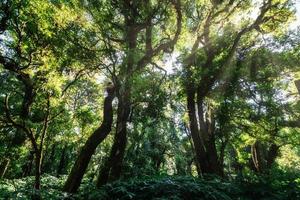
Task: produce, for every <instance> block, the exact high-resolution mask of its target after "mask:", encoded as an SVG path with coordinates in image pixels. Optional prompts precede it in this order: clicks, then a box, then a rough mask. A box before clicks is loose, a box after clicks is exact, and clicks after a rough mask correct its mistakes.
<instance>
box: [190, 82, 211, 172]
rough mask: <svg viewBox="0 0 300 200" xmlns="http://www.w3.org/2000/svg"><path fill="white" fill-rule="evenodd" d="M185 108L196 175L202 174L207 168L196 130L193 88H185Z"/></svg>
mask: <svg viewBox="0 0 300 200" xmlns="http://www.w3.org/2000/svg"><path fill="white" fill-rule="evenodd" d="M187 108H188V115H189V125H190V130H191V136H192V140H193V146H194V149H195V154H196V159H195V161H196V162H197V164H196V165H197V166H200V168H199V167H197V173H198V175H200V174H202V173H203V171H202V170H203V169H205V168H207V167H208V166H207V159H206V155H205V149H204V146H203V141H202V140H201V137H200V132H199V128H198V122H197V116H196V108H195V90H194V89H193V87H191V86H188V87H187Z"/></svg>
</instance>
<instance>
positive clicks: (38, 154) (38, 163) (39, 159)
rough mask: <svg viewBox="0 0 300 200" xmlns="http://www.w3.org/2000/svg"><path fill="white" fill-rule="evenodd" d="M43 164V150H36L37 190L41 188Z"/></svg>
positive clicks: (35, 186) (35, 185)
mask: <svg viewBox="0 0 300 200" xmlns="http://www.w3.org/2000/svg"><path fill="white" fill-rule="evenodd" d="M41 164H42V151H41V150H40V149H39V150H37V151H36V152H35V183H34V188H35V189H36V190H39V189H41Z"/></svg>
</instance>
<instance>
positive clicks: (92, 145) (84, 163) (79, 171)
mask: <svg viewBox="0 0 300 200" xmlns="http://www.w3.org/2000/svg"><path fill="white" fill-rule="evenodd" d="M107 93H108V95H107V97H106V98H105V100H104V110H103V122H102V124H101V126H100V127H99V128H97V129H96V130H95V132H94V133H93V134H92V135H91V136H90V137H89V138H88V140H87V141H86V143H85V144H84V146H83V147H82V149H81V151H80V153H79V155H78V157H77V159H76V161H75V163H74V165H73V168H72V170H71V173H70V174H69V176H68V179H67V181H66V183H65V185H64V188H63V191H65V192H70V193H75V192H76V191H77V189H78V188H79V186H80V183H81V180H82V178H83V175H84V173H85V171H86V169H87V167H88V164H89V162H90V160H91V157H92V155H93V154H94V152H95V150H96V148H97V146H98V145H99V144H100V143H101V142H102V141H103V140H104V139H105V138H106V136H107V135H108V134H109V133H110V131H111V126H112V122H113V108H112V101H113V99H114V90H111V89H110V90H108V89H107Z"/></svg>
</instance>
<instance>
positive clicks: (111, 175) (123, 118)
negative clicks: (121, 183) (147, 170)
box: [97, 88, 130, 186]
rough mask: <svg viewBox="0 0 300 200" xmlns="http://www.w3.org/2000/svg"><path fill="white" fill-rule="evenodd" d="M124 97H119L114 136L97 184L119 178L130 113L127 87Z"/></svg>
mask: <svg viewBox="0 0 300 200" xmlns="http://www.w3.org/2000/svg"><path fill="white" fill-rule="evenodd" d="M125 91H126V94H125V95H124V97H125V98H124V97H122V96H121V97H119V103H118V113H117V128H116V134H115V137H114V143H113V145H112V148H111V151H110V155H109V157H108V159H107V161H106V162H105V164H104V166H103V168H102V169H101V170H100V174H99V176H98V180H97V186H101V185H104V184H106V183H107V182H108V181H109V180H110V181H114V180H117V179H119V177H120V175H121V170H122V164H123V158H124V155H125V148H126V143H127V121H128V118H129V114H130V103H129V98H128V95H129V92H130V90H129V88H128V89H127V90H126V89H125Z"/></svg>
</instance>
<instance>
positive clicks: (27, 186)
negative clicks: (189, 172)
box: [0, 172, 300, 200]
mask: <svg viewBox="0 0 300 200" xmlns="http://www.w3.org/2000/svg"><path fill="white" fill-rule="evenodd" d="M65 179H66V177H65V176H62V177H60V178H56V177H54V176H50V175H44V176H43V178H42V185H43V187H42V189H41V191H40V194H41V196H42V198H43V199H74V200H75V199H84V200H116V199H119V200H130V199H137V200H138V199H141V200H150V199H151V200H152V199H153V200H154V199H155V200H180V199H186V200H194V199H195V200H196V199H197V200H201V199H204V200H206V199H211V200H231V199H240V200H252V199H253V200H259V199H263V200H271V199H272V200H274V199H275V200H276V199H278V200H279V199H289V200H292V199H300V178H299V176H298V175H297V174H291V173H280V172H274V173H272V174H269V175H260V176H258V175H254V174H252V175H247V176H243V177H237V178H236V179H235V180H233V181H228V180H224V179H221V178H218V177H215V176H209V177H205V178H193V177H177V176H165V177H152V178H142V179H131V180H127V181H118V182H114V183H110V184H107V185H105V186H103V187H101V188H100V189H97V188H96V187H95V185H94V184H93V183H92V182H90V181H88V180H87V179H85V180H84V182H83V184H82V185H81V187H80V190H79V192H78V193H77V194H75V195H70V194H67V193H64V192H62V191H61V188H62V186H63V183H64V181H65ZM33 183H34V178H33V177H27V178H23V179H14V180H0V199H31V196H32V195H33V194H36V191H34V190H33V189H32V188H33Z"/></svg>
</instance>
